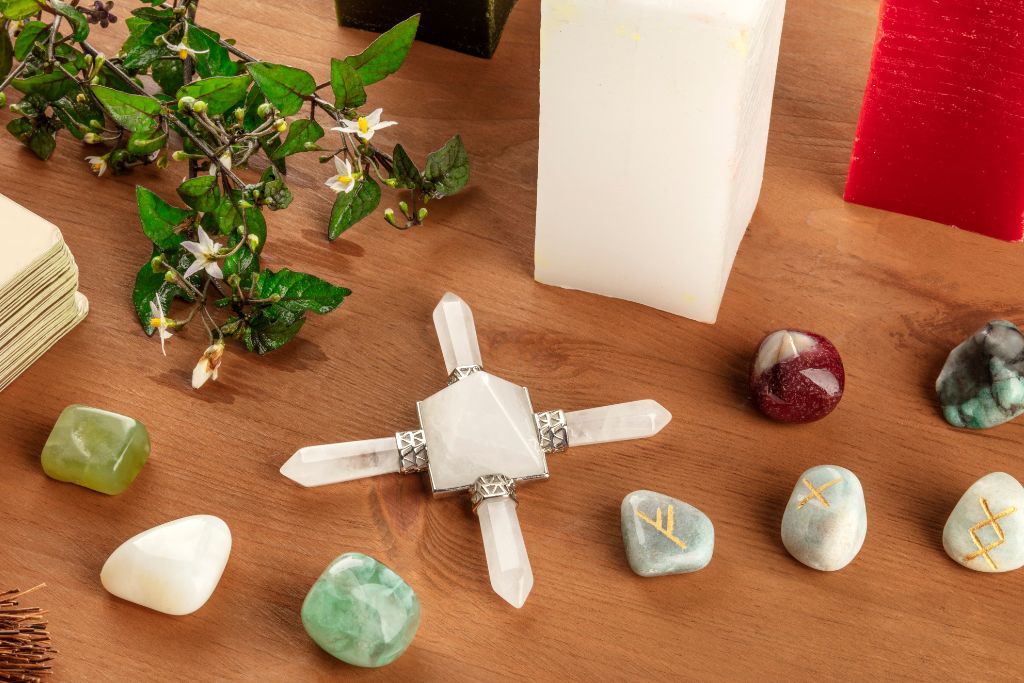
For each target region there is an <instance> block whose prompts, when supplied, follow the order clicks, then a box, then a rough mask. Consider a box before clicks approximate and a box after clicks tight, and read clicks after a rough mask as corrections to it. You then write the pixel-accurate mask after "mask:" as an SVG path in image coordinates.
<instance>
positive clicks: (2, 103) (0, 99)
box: [0, 92, 7, 109]
mask: <svg viewBox="0 0 1024 683" xmlns="http://www.w3.org/2000/svg"><path fill="white" fill-rule="evenodd" d="M6 106H7V93H5V92H0V109H3V108H4V107H6Z"/></svg>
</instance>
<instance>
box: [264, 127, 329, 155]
mask: <svg viewBox="0 0 1024 683" xmlns="http://www.w3.org/2000/svg"><path fill="white" fill-rule="evenodd" d="M323 136H324V129H323V128H321V127H320V124H319V123H317V122H316V121H311V120H310V119H299V120H298V121H295V122H293V123H292V125H291V128H289V129H288V139H287V140H285V141H284V144H283V145H281V146H280V147H278V148H277V149H275V150H274V151H273V153H271V154H270V158H271V159H274V160H277V159H284V158H285V157H286V156H290V155H292V154H298V153H299V152H305V151H307V150H306V144H307V143H316V141H317V140H319V139H320V138H322V137H323Z"/></svg>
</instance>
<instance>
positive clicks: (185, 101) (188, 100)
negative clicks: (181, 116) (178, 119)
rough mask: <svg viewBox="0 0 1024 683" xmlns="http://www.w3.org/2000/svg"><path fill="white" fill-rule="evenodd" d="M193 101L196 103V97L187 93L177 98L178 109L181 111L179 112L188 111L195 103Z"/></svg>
mask: <svg viewBox="0 0 1024 683" xmlns="http://www.w3.org/2000/svg"><path fill="white" fill-rule="evenodd" d="M195 103H196V98H194V97H189V96H188V95H186V96H185V97H182V98H181V99H180V100H178V111H181V112H185V111H188V110H190V109H192V107H193V106H194V105H195Z"/></svg>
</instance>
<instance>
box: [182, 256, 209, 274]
mask: <svg viewBox="0 0 1024 683" xmlns="http://www.w3.org/2000/svg"><path fill="white" fill-rule="evenodd" d="M205 266H206V264H205V263H204V262H203V259H202V257H198V258H196V260H195V261H193V262H192V265H191V266H189V267H188V270H186V271H185V275H184V277H185V279H188V278H190V277H192V276H193V275H195V274H196V273H198V272H199V271H200V270H202V269H203V268H204V267H205Z"/></svg>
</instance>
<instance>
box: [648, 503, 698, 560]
mask: <svg viewBox="0 0 1024 683" xmlns="http://www.w3.org/2000/svg"><path fill="white" fill-rule="evenodd" d="M675 512H676V509H675V507H674V506H672V505H669V506H668V514H667V515H666V517H667V521H666V522H665V526H662V524H661V508H660V507H659V508H658V511H657V512H656V513H655V515H654V519H651V518H650V517H648V516H647V515H645V514H644V513H642V512H640V511H639V510H637V511H636V516H637V517H639V518H640V519H642V520H643V521H645V522H647V523H648V524H650V525H651V526H652V527H654V528H655V529H657V530H658V531H659V532H660V533H661V535H662V536H664V537H665V538H667V539H668V540H670V541H672V542H673V543H675V544H676V545H677V546H679V548H680V549H681V550H686V544H685V543H683V542H682V541H681V540H680V539H679V538H677V537H675V536H673V535H672V531H673V530H674V529H675V526H676V519H675Z"/></svg>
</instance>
